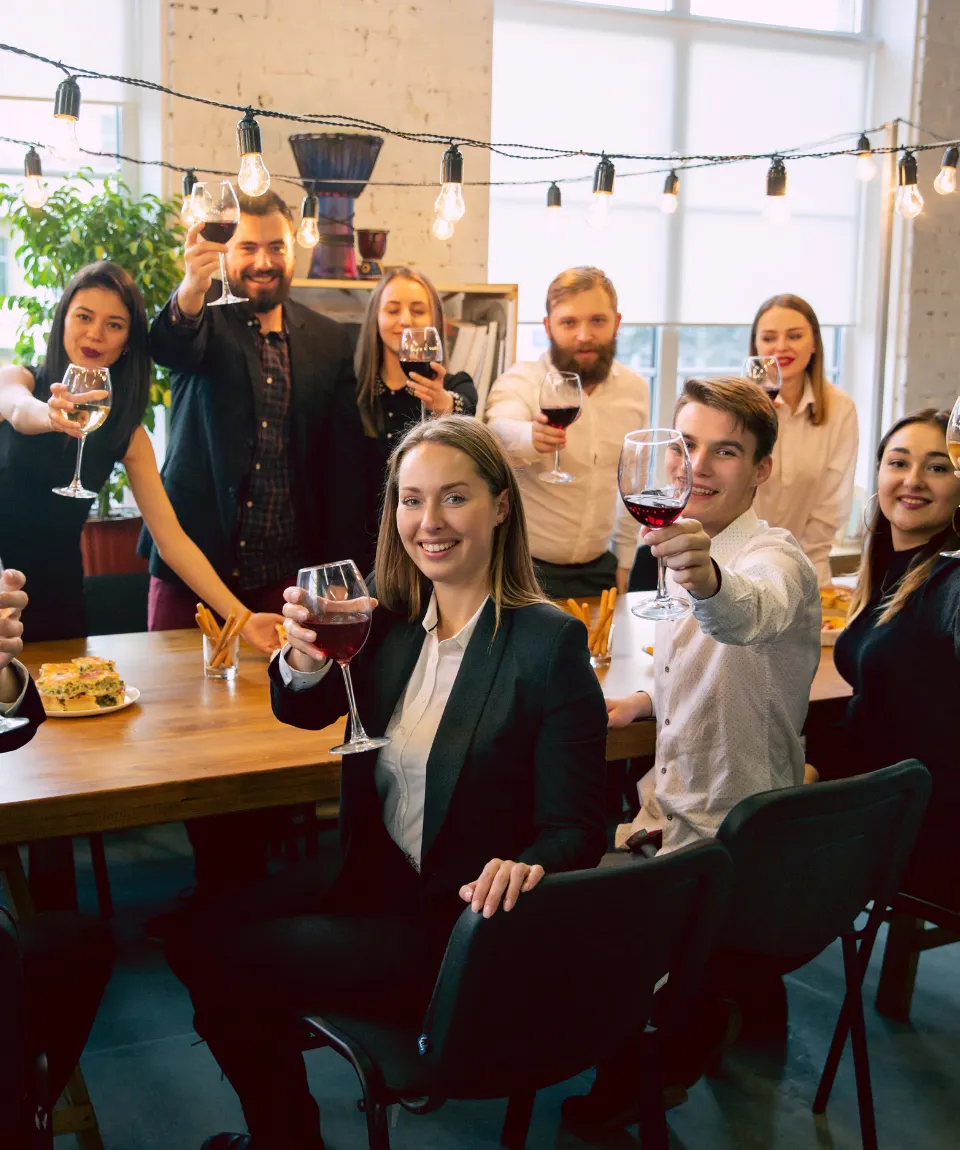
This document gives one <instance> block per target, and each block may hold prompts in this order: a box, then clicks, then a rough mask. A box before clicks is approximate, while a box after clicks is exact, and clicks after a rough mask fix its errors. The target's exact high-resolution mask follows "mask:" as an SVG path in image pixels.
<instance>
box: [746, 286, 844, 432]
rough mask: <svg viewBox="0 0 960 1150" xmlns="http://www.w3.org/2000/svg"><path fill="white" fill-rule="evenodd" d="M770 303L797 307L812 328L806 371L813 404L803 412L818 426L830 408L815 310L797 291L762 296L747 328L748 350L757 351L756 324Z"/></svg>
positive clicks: (753, 352) (776, 305)
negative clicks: (811, 341) (764, 297)
mask: <svg viewBox="0 0 960 1150" xmlns="http://www.w3.org/2000/svg"><path fill="white" fill-rule="evenodd" d="M772 307H785V308H789V309H790V311H798V312H799V313H800V314H801V315H802V316H803V318H804V319H805V320H806V321H807V323H808V324H809V325H810V327H811V328H812V330H813V355H812V356H811V357H810V362H809V363H808V364H807V375H809V376H810V383H811V385H812V387H813V407H811V408H810V410H809V411H808V412H807V417H808V418H809V420H810V422H811V423H812V424H813V425H814V427H819V426H820V424H821V423H823V422H824V420H826V418H827V417H828V415H829V414H830V412H829V411H828V404H827V376H826V372H825V371H824V367H823V336H822V335H821V334H820V321H819V320H818V319H817V313H816V312H815V311H814V310H813V308H812V307H811V306H810V305H809V304H808V303H807V301H806V300H805V299H801V298H800V296H798V295H790V294H786V295H774V296H771V297H770V298H769V299H768V300H765V301H764V302H763V303H762V304H761V305H760V307H759V308H758V309H757V314H756V315H755V316H754V317H753V326H752V327H751V328H750V354H751V355H756V354H757V328H758V327H759V326H760V320H761V319H762V318H763V316H764V314H765V313H766V312H768V311H769V310H770V309H771V308H772Z"/></svg>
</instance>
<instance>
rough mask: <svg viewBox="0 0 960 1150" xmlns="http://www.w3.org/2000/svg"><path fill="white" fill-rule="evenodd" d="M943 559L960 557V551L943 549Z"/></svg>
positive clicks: (941, 553) (941, 554) (941, 555)
mask: <svg viewBox="0 0 960 1150" xmlns="http://www.w3.org/2000/svg"><path fill="white" fill-rule="evenodd" d="M940 558H941V559H960V551H941V552H940Z"/></svg>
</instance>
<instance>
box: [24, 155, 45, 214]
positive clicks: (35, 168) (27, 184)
mask: <svg viewBox="0 0 960 1150" xmlns="http://www.w3.org/2000/svg"><path fill="white" fill-rule="evenodd" d="M23 174H24V176H25V177H26V178H25V179H24V181H23V202H24V203H25V204H26V205H27V207H28V208H34V209H39V208H42V207H43V205H44V204H45V203H46V202H47V189H46V187H45V186H44V184H43V182H42V180H41V178H40V177H41V176H42V175H43V169H42V168H41V166H40V157H39V155H38V154H37V151H36V149H35V148H31V149H30V151H29V152H27V154H26V156H24V158H23Z"/></svg>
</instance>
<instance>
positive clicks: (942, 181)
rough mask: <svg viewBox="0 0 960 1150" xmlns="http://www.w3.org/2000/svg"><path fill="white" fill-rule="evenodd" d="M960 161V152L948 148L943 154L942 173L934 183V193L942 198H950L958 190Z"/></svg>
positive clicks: (953, 148) (940, 172)
mask: <svg viewBox="0 0 960 1150" xmlns="http://www.w3.org/2000/svg"><path fill="white" fill-rule="evenodd" d="M958 160H960V150H958V149H957V148H955V147H950V148H947V150H946V151H945V152H944V153H943V160H942V161H941V163H940V171H939V172H938V173H937V178H936V179H935V180H934V181H933V188H934V191H936V192H939V193H940V195H941V196H949V195H950V193H951V192H955V191H956V190H957V161H958Z"/></svg>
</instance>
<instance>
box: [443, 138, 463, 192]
mask: <svg viewBox="0 0 960 1150" xmlns="http://www.w3.org/2000/svg"><path fill="white" fill-rule="evenodd" d="M440 183H441V184H462V183H463V153H462V152H461V151H460V149H459V148H458V147H457V145H456V144H451V145H450V147H449V148H447V150H446V151H445V152H444V153H443V160H442V161H441V163H440Z"/></svg>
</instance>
